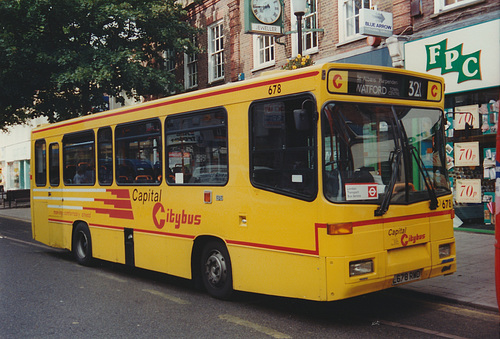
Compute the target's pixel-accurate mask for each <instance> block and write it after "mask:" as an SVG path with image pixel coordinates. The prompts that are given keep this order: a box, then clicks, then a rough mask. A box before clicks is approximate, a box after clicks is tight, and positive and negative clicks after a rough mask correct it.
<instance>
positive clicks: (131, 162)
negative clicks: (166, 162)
mask: <svg viewBox="0 0 500 339" xmlns="http://www.w3.org/2000/svg"><path fill="white" fill-rule="evenodd" d="M115 162H116V163H115V171H116V182H117V183H118V184H125V185H129V184H144V185H159V184H160V182H161V179H162V165H161V163H162V160H161V123H160V120H159V119H150V120H143V121H137V122H133V123H127V124H121V125H118V126H117V127H116V129H115Z"/></svg>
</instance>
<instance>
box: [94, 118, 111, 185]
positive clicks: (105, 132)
mask: <svg viewBox="0 0 500 339" xmlns="http://www.w3.org/2000/svg"><path fill="white" fill-rule="evenodd" d="M97 166H98V167H97V177H98V180H99V184H101V185H111V183H113V142H112V139H111V128H110V127H103V128H100V129H99V131H98V132H97Z"/></svg>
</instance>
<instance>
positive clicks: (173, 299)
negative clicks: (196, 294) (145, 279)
mask: <svg viewBox="0 0 500 339" xmlns="http://www.w3.org/2000/svg"><path fill="white" fill-rule="evenodd" d="M142 291H143V292H147V293H151V294H154V295H156V296H159V297H161V298H163V299H167V300H169V301H171V302H174V303H176V304H179V305H189V304H191V303H190V302H189V301H187V300H184V299H181V298H177V297H174V296H173V295H169V294H166V293H163V292H160V291H156V290H150V289H145V290H142Z"/></svg>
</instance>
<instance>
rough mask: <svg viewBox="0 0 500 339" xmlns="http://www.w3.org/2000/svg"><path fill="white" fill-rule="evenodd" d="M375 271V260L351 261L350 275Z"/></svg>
mask: <svg viewBox="0 0 500 339" xmlns="http://www.w3.org/2000/svg"><path fill="white" fill-rule="evenodd" d="M368 273H373V260H371V259H368V260H359V261H352V262H350V263H349V276H350V277H354V276H356V275H362V274H368Z"/></svg>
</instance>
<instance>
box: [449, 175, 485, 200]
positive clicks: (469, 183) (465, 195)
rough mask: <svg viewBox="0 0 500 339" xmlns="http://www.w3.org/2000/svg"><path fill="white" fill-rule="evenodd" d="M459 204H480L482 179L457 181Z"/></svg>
mask: <svg viewBox="0 0 500 339" xmlns="http://www.w3.org/2000/svg"><path fill="white" fill-rule="evenodd" d="M455 189H456V192H457V195H456V197H455V199H456V201H457V202H463V203H480V202H481V179H457V180H456V183H455Z"/></svg>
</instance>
